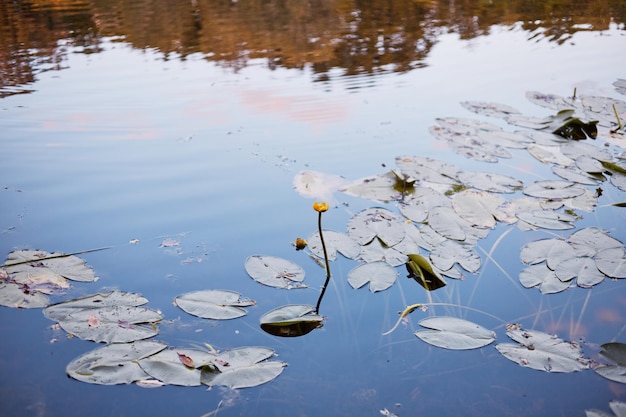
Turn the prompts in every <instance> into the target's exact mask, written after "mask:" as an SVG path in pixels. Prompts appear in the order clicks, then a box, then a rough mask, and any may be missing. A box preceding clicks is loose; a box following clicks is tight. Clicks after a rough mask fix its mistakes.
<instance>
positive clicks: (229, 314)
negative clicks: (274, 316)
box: [176, 290, 254, 320]
mask: <svg viewBox="0 0 626 417" xmlns="http://www.w3.org/2000/svg"><path fill="white" fill-rule="evenodd" d="M176 305H178V307H180V308H181V309H182V310H183V311H185V312H187V313H189V314H191V315H194V316H198V317H202V318H205V319H213V320H228V319H234V318H237V317H243V316H245V315H246V314H247V312H246V310H244V309H243V308H241V307H248V306H251V305H254V301H252V300H250V299H249V298H242V297H241V294H239V293H236V292H233V291H225V290H203V291H194V292H190V293H186V294H182V295H179V296H178V297H176Z"/></svg>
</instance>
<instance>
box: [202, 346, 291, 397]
mask: <svg viewBox="0 0 626 417" xmlns="http://www.w3.org/2000/svg"><path fill="white" fill-rule="evenodd" d="M273 355H274V351H273V350H272V349H269V348H263V347H243V348H238V349H233V350H230V351H227V352H224V353H220V354H219V355H216V359H215V360H214V364H215V367H216V368H217V371H218V372H216V371H215V370H214V369H212V368H210V367H204V368H203V369H202V383H203V384H205V385H209V386H216V385H225V386H227V387H230V388H232V389H238V388H249V387H256V386H257V385H261V384H264V383H266V382H270V381H271V380H273V379H274V378H276V377H277V376H278V375H280V374H281V373H282V371H283V369H284V368H285V367H286V366H287V364H286V363H284V362H277V361H266V359H268V358H270V357H271V356H273Z"/></svg>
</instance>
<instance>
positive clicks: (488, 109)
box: [461, 101, 520, 119]
mask: <svg viewBox="0 0 626 417" xmlns="http://www.w3.org/2000/svg"><path fill="white" fill-rule="evenodd" d="M461 106H463V107H465V108H466V109H467V110H469V111H471V112H474V113H477V114H480V115H483V116H489V117H499V118H502V119H504V118H506V117H508V116H510V115H513V114H520V112H519V110H517V109H515V108H513V107H511V106H508V105H506V104H500V103H491V102H484V101H462V102H461Z"/></svg>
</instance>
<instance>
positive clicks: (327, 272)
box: [315, 211, 330, 314]
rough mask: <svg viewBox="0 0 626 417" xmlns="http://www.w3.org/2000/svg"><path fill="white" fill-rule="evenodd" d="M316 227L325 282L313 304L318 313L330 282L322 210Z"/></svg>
mask: <svg viewBox="0 0 626 417" xmlns="http://www.w3.org/2000/svg"><path fill="white" fill-rule="evenodd" d="M317 229H318V231H319V234H320V241H321V242H322V249H323V250H324V261H325V262H326V282H324V285H323V286H322V292H321V294H320V298H318V299H317V305H316V306H315V313H316V314H319V311H320V304H321V303H322V298H323V297H324V293H325V292H326V287H328V283H329V282H330V265H329V263H328V253H327V252H326V243H324V234H323V233H322V212H321V211H320V212H318V217H317Z"/></svg>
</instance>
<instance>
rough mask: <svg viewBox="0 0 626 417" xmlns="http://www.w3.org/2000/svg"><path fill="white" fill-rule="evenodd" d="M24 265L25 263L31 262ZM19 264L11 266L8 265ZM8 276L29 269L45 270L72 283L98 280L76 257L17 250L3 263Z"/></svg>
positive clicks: (91, 270)
mask: <svg viewBox="0 0 626 417" xmlns="http://www.w3.org/2000/svg"><path fill="white" fill-rule="evenodd" d="M31 260H32V262H28V263H24V262H26V261H31ZM13 263H20V264H19V265H15V266H11V265H10V264H13ZM5 264H8V265H6V267H5V268H6V271H7V272H8V273H9V275H13V274H18V273H28V271H30V269H31V268H47V269H49V270H50V271H52V272H54V273H55V274H58V275H60V276H62V277H64V278H67V279H69V280H72V281H80V282H93V281H95V280H97V279H98V278H97V277H96V276H95V274H94V272H93V269H91V268H90V267H88V266H87V265H86V263H85V261H84V260H82V259H80V258H79V257H77V256H74V255H71V256H67V255H64V254H63V253H60V252H55V253H48V252H45V251H37V250H19V251H14V252H11V253H9V255H8V256H7V260H6V262H5Z"/></svg>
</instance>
